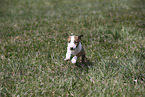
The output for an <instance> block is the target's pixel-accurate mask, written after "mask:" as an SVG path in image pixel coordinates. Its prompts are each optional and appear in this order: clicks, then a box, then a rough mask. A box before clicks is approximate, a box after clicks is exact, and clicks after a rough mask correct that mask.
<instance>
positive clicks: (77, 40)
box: [74, 36, 80, 45]
mask: <svg viewBox="0 0 145 97" xmlns="http://www.w3.org/2000/svg"><path fill="white" fill-rule="evenodd" d="M74 38H75V39H74V43H75V44H76V45H78V44H79V42H80V39H79V37H78V36H75V37H74Z"/></svg>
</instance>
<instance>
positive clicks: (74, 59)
mask: <svg viewBox="0 0 145 97" xmlns="http://www.w3.org/2000/svg"><path fill="white" fill-rule="evenodd" d="M76 61H77V56H74V57H73V58H72V59H71V62H72V63H73V64H75V63H76Z"/></svg>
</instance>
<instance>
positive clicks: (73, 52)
mask: <svg viewBox="0 0 145 97" xmlns="http://www.w3.org/2000/svg"><path fill="white" fill-rule="evenodd" d="M81 37H83V35H80V36H69V38H68V46H67V53H66V58H65V59H64V60H65V61H67V60H69V59H70V58H71V57H72V59H71V62H72V63H73V64H74V63H76V61H77V59H78V58H79V57H80V56H81V57H82V63H84V62H85V58H86V56H85V51H84V48H83V47H82V44H81V42H80V40H81Z"/></svg>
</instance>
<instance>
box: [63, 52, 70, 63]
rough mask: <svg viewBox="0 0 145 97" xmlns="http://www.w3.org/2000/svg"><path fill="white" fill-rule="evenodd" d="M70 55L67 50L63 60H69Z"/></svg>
mask: <svg viewBox="0 0 145 97" xmlns="http://www.w3.org/2000/svg"><path fill="white" fill-rule="evenodd" d="M70 57H71V53H70V52H69V51H68V50H67V53H66V58H65V59H64V61H67V60H69V59H70Z"/></svg>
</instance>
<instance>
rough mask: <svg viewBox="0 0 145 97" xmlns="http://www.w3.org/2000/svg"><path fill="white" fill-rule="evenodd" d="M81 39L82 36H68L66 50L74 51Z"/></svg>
mask: <svg viewBox="0 0 145 97" xmlns="http://www.w3.org/2000/svg"><path fill="white" fill-rule="evenodd" d="M81 37H83V35H80V36H69V38H68V49H70V50H75V49H76V48H77V47H78V45H79V42H80V40H81Z"/></svg>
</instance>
